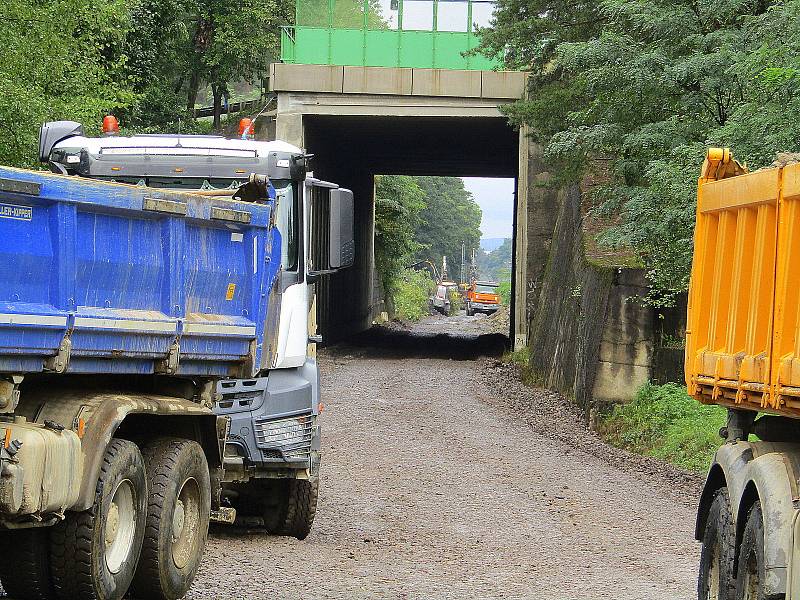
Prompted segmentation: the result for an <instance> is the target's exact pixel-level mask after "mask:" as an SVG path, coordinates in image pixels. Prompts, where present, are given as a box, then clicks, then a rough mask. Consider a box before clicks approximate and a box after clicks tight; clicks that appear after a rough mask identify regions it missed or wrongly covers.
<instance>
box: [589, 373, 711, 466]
mask: <svg viewBox="0 0 800 600" xmlns="http://www.w3.org/2000/svg"><path fill="white" fill-rule="evenodd" d="M725 416H726V413H725V409H723V408H721V407H719V406H707V405H703V404H700V403H699V402H697V401H695V400H693V399H692V398H690V397H689V396H688V395H687V394H686V388H685V387H683V386H680V385H677V384H674V383H668V384H666V385H652V384H648V385H645V386H644V387H642V389H641V390H639V393H638V394H637V396H636V398H635V399H634V400H633V401H632V402H630V403H628V404H623V405H618V406H616V407H614V409H613V410H612V412H611V413H610V414H609V415H607V416H606V417H605V418H604V419H603V420H602V422H601V423H600V426H599V432H600V434H601V435H602V436H603V437H604V438H605V439H606V441H607V442H609V443H611V444H613V445H614V446H618V447H620V448H625V449H627V450H631V451H633V452H637V453H639V454H645V455H647V456H653V457H655V458H659V459H662V460H666V461H668V462H671V463H673V464H675V465H677V466H679V467H682V468H684V469H687V470H690V471H695V472H698V473H701V472H704V471H705V470H706V469H708V465H709V464H710V462H711V457H712V456H713V454H714V452H715V451H716V449H717V448H718V447H719V445H720V444H721V443H722V439H721V438H720V437H719V429H720V427H722V426H724V425H725Z"/></svg>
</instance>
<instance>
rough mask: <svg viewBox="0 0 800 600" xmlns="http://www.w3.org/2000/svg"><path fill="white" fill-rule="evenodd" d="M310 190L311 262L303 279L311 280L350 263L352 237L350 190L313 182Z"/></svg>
mask: <svg viewBox="0 0 800 600" xmlns="http://www.w3.org/2000/svg"><path fill="white" fill-rule="evenodd" d="M310 192H311V202H310V207H311V240H310V242H311V256H310V258H311V265H312V270H311V271H310V272H309V273H308V277H307V278H306V280H307V281H308V283H314V282H315V281H316V280H317V279H319V277H320V276H321V275H327V274H330V273H333V272H335V271H338V270H339V269H344V268H347V267H350V266H352V265H353V261H354V260H355V246H356V245H355V240H354V224H353V192H351V191H350V190H346V189H342V188H337V187H335V186H334V185H332V184H327V183H325V182H315V183H314V184H312V185H311V186H310Z"/></svg>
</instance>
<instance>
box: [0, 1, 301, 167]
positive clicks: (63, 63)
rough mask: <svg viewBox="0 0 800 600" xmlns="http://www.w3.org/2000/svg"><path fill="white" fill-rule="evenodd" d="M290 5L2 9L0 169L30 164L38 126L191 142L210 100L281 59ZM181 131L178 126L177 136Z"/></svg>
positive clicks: (24, 5) (218, 105)
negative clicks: (109, 129)
mask: <svg viewBox="0 0 800 600" xmlns="http://www.w3.org/2000/svg"><path fill="white" fill-rule="evenodd" d="M293 7H294V3H293V2H291V0H213V1H211V2H201V1H199V0H109V1H102V2H101V1H98V0H40V1H37V2H31V1H30V0H4V1H3V2H1V3H0V39H2V40H3V53H2V56H3V60H2V61H0V164H8V165H13V166H20V167H34V166H36V165H37V156H36V154H37V152H36V150H37V137H38V133H39V126H40V125H41V124H42V123H43V122H44V121H49V120H59V119H63V120H72V121H78V122H81V123H83V124H84V126H85V127H86V129H87V133H88V134H90V135H94V134H97V133H99V129H100V122H101V119H102V116H103V115H104V114H108V113H113V114H115V115H117V116H118V117H120V120H121V123H122V126H123V127H124V128H126V129H127V130H128V131H159V132H175V131H177V130H178V128H179V127H180V130H181V131H182V132H186V133H195V132H198V130H200V131H203V130H207V127H205V126H201V127H198V126H197V124H196V122H195V121H194V120H193V113H192V111H193V109H194V108H195V103H196V102H197V101H198V98H199V97H200V96H201V95H202V94H204V93H205V92H206V91H207V92H208V93H209V95H210V98H209V100H208V102H210V103H212V104H213V105H214V107H215V114H214V122H213V126H214V127H215V128H216V129H219V128H220V127H221V120H220V115H221V114H222V107H223V103H224V102H225V101H226V98H227V99H229V100H230V99H232V98H233V96H234V95H235V93H236V88H237V86H240V87H241V86H244V87H246V88H248V89H250V87H251V86H253V85H255V86H256V87H255V96H256V98H257V97H258V96H259V94H260V85H261V80H262V79H263V77H264V76H265V75H266V73H267V70H268V67H269V63H270V62H271V61H272V60H273V59H274V58H275V57H277V55H278V49H279V41H280V29H279V26H280V25H281V24H285V23H290V22H291V21H292V20H293V10H292V9H293ZM179 121H180V125H179Z"/></svg>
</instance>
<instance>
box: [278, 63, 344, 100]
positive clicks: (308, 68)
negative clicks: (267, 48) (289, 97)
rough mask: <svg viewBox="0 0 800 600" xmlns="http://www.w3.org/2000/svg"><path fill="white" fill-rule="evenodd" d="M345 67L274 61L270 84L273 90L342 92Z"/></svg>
mask: <svg viewBox="0 0 800 600" xmlns="http://www.w3.org/2000/svg"><path fill="white" fill-rule="evenodd" d="M343 85H344V67H341V66H338V65H289V64H285V63H272V64H271V65H270V68H269V86H270V90H272V91H273V92H283V91H290V90H293V91H301V90H302V91H304V92H330V93H333V94H341V93H342V88H343Z"/></svg>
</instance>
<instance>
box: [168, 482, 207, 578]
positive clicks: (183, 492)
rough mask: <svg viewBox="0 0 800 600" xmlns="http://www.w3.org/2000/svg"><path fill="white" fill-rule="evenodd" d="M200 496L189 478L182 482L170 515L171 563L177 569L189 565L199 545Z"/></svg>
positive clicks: (196, 484)
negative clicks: (173, 509) (173, 510)
mask: <svg viewBox="0 0 800 600" xmlns="http://www.w3.org/2000/svg"><path fill="white" fill-rule="evenodd" d="M201 502H202V495H201V492H200V485H199V484H198V483H197V481H196V480H195V479H194V478H193V477H190V478H188V479H186V480H185V481H184V482H183V485H181V487H180V491H179V492H178V498H177V499H176V501H175V512H174V513H173V515H172V562H174V563H175V566H176V567H177V568H179V569H183V568H184V567H185V566H186V565H188V564H189V561H190V560H191V558H192V556H193V555H194V553H195V552H196V550H197V546H198V544H199V543H200V535H201V531H202V527H203V524H202V523H201V522H200V521H201V520H200V506H201Z"/></svg>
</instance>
